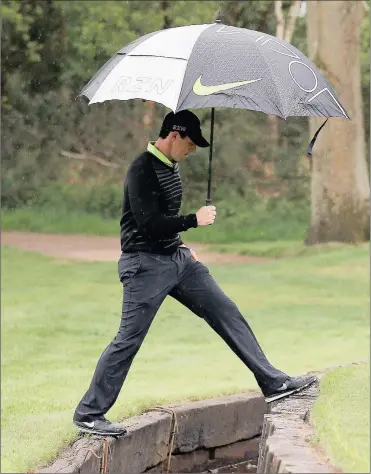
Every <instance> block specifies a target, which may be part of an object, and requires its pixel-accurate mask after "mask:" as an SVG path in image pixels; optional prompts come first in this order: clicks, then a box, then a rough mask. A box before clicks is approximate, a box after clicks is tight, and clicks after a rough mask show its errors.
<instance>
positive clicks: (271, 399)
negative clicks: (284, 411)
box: [265, 379, 317, 403]
mask: <svg viewBox="0 0 371 474" xmlns="http://www.w3.org/2000/svg"><path fill="white" fill-rule="evenodd" d="M316 381H317V379H314V380H311V381H310V382H308V383H306V384H305V385H302V386H301V387H299V388H295V389H293V390H288V391H287V392H282V393H275V394H273V395H270V396H269V397H265V402H266V403H272V402H274V401H276V400H280V399H281V398H285V397H289V396H290V395H292V394H294V393H298V392H301V391H302V390H304V389H305V388H308V387H310V386H311V385H313V384H314V383H315V382H316Z"/></svg>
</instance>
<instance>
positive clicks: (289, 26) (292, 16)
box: [284, 0, 301, 43]
mask: <svg viewBox="0 0 371 474" xmlns="http://www.w3.org/2000/svg"><path fill="white" fill-rule="evenodd" d="M300 3H301V1H300V0H295V1H294V2H293V3H292V4H291V6H290V10H289V14H288V19H287V22H286V29H285V35H284V39H285V40H286V41H288V42H289V43H290V42H291V38H292V35H293V33H294V28H295V23H296V18H297V16H298V14H299V10H300Z"/></svg>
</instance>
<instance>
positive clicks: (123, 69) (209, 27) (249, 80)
mask: <svg viewBox="0 0 371 474" xmlns="http://www.w3.org/2000/svg"><path fill="white" fill-rule="evenodd" d="M80 95H84V96H86V97H87V98H88V99H89V104H94V103H98V102H104V101H106V100H113V99H118V100H129V99H143V100H150V101H154V102H158V103H161V104H163V105H165V106H166V107H168V108H170V109H171V110H173V111H174V112H175V113H176V112H178V111H180V110H184V109H191V108H204V107H211V133H210V154H209V177H208V191H207V200H206V202H207V204H210V203H211V171H212V154H213V138H214V137H213V135H214V133H213V132H214V117H215V107H230V108H242V109H249V110H256V111H260V112H265V113H267V114H273V115H277V116H279V117H281V118H284V119H286V118H287V117H290V116H319V117H345V118H350V117H349V116H348V114H347V112H346V111H345V109H344V107H343V106H342V105H341V103H340V102H339V100H338V99H337V97H336V94H335V92H334V90H333V88H332V87H331V85H330V84H329V82H328V81H327V80H326V79H325V77H324V76H323V75H322V74H321V73H320V71H319V70H318V69H317V68H316V66H315V65H314V64H313V63H312V62H311V61H310V60H309V59H308V58H307V57H306V56H305V55H304V54H303V53H301V52H300V51H299V50H298V49H296V48H295V47H294V46H292V45H291V44H290V43H288V42H287V41H284V40H280V39H278V38H276V37H274V36H271V35H267V34H265V33H260V32H258V31H253V30H247V29H244V28H237V27H234V26H227V25H224V24H222V22H221V20H220V13H219V12H218V17H217V19H216V21H215V23H214V24H203V25H190V26H183V27H177V28H169V29H165V30H160V31H155V32H153V33H150V34H147V35H145V36H142V37H140V38H138V39H137V40H135V41H133V42H131V43H130V44H128V45H127V46H125V47H124V48H122V49H120V50H119V51H118V52H117V53H116V54H115V55H114V56H113V57H112V58H110V59H109V60H108V61H107V62H106V63H105V64H104V65H103V66H102V68H101V69H100V70H99V71H98V72H97V73H96V74H95V75H94V77H93V78H92V79H91V80H90V82H89V83H88V84H87V85H86V86H85V87H84V88H83V89H82V91H81V92H80V94H79V96H80ZM316 137H317V134H316V136H315V137H314V139H313V140H312V142H311V144H310V147H309V150H308V154H309V155H311V148H312V146H313V144H314V141H315V139H316Z"/></svg>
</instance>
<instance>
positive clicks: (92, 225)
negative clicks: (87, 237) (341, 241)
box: [2, 199, 309, 244]
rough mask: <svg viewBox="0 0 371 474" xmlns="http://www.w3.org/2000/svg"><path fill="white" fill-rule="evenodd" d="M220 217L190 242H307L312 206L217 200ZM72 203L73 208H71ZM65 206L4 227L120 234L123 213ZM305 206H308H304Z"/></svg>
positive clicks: (5, 218) (24, 213)
mask: <svg viewBox="0 0 371 474" xmlns="http://www.w3.org/2000/svg"><path fill="white" fill-rule="evenodd" d="M215 204H216V206H217V212H218V217H217V220H216V221H215V223H214V224H213V225H212V226H206V227H202V228H197V229H189V230H188V231H187V232H185V233H184V234H183V237H184V239H185V240H187V241H189V242H201V243H222V244H223V243H229V242H257V241H277V239H278V238H279V239H282V240H297V241H299V240H301V241H304V239H305V235H306V232H307V226H308V221H309V208H308V207H305V206H304V205H303V204H301V206H298V207H295V205H294V204H292V203H290V202H286V201H282V200H281V201H280V202H279V203H278V202H277V203H276V204H275V205H274V206H275V207H273V206H272V204H269V202H263V201H261V202H255V203H253V204H251V205H246V202H244V201H242V200H241V199H239V200H236V199H235V200H233V199H231V200H230V201H220V202H216V203H215ZM202 205H204V203H203V202H201V203H195V204H190V203H187V209H183V211H182V212H183V213H185V214H186V213H191V212H195V211H196V210H197V209H198V208H199V207H201V206H202ZM68 206H69V207H68ZM68 206H67V207H65V208H63V205H62V207H61V205H60V204H58V206H56V207H53V206H50V205H43V206H39V207H28V208H22V209H15V210H4V211H3V213H2V228H3V230H13V231H16V230H17V231H33V232H46V233H63V234H91V235H111V236H118V235H119V231H120V227H119V221H120V215H117V216H116V217H115V218H113V217H106V218H104V217H102V216H101V215H100V214H98V213H95V212H86V211H84V210H82V209H79V208H78V203H76V206H73V203H70V204H69V205H68ZM303 206H304V207H303Z"/></svg>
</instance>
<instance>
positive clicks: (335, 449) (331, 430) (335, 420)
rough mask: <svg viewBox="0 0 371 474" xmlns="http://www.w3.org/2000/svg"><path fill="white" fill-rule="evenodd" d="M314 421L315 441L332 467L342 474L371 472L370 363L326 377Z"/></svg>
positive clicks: (317, 402) (312, 420)
mask: <svg viewBox="0 0 371 474" xmlns="http://www.w3.org/2000/svg"><path fill="white" fill-rule="evenodd" d="M311 422H312V424H313V425H314V427H315V435H316V436H315V442H316V443H319V444H320V446H321V448H322V450H323V451H324V452H325V453H326V454H327V455H328V456H330V458H331V462H332V465H335V466H336V467H340V468H341V469H342V471H343V472H354V473H356V472H362V473H368V472H370V364H364V365H360V366H356V367H344V368H340V369H336V370H334V371H332V372H331V373H329V374H327V375H326V376H325V377H324V379H323V380H322V381H321V385H320V396H319V398H318V400H317V401H316V403H315V404H314V406H313V409H312V412H311Z"/></svg>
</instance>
